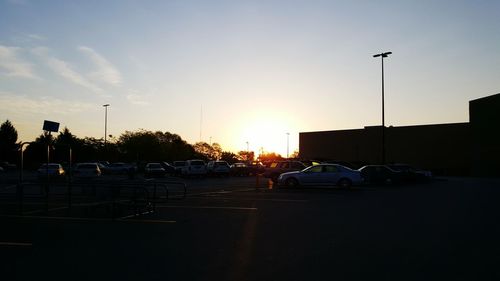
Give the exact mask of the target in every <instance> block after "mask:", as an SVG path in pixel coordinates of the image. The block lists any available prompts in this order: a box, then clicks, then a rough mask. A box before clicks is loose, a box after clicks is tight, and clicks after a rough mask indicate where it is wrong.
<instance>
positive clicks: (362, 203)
mask: <svg viewBox="0 0 500 281" xmlns="http://www.w3.org/2000/svg"><path fill="white" fill-rule="evenodd" d="M214 186H216V184H215V183H212V189H211V190H216V189H214V188H213V187H214ZM249 186H250V187H251V182H249ZM199 190H202V187H201V185H200V186H199ZM199 190H198V191H199ZM225 190H226V191H223V192H214V193H203V192H197V194H195V192H193V193H192V194H189V196H188V197H187V198H186V199H185V200H171V201H168V202H167V203H163V204H159V205H158V206H157V211H156V212H155V213H154V214H147V215H143V216H139V217H135V218H124V219H121V220H115V221H111V220H110V219H102V218H95V217H94V218H80V219H78V218H65V217H63V216H59V215H58V214H57V213H54V214H51V215H50V216H41V215H36V216H25V217H23V218H21V217H15V216H3V217H1V218H0V242H1V243H3V244H2V245H0V269H1V270H0V280H5V281H8V280H499V279H500V271H499V269H498V261H499V260H500V242H499V237H500V226H499V223H498V222H499V216H500V204H498V201H499V199H500V185H499V184H498V181H493V180H491V181H489V180H474V179H450V180H446V181H434V182H431V183H426V184H415V185H410V186H400V187H370V188H368V187H363V188H356V189H354V190H351V191H349V190H338V189H297V190H279V189H275V190H268V189H259V190H254V189H248V188H244V187H238V188H234V189H230V191H227V190H228V188H225Z"/></svg>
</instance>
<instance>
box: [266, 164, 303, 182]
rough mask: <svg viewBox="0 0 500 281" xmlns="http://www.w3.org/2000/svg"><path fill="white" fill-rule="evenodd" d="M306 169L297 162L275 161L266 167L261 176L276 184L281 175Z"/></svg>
mask: <svg viewBox="0 0 500 281" xmlns="http://www.w3.org/2000/svg"><path fill="white" fill-rule="evenodd" d="M305 168H306V165H304V164H303V163H302V162H299V161H277V162H273V163H271V164H270V165H269V167H267V168H266V169H265V171H264V173H263V176H264V177H266V178H269V179H271V180H272V181H273V182H277V180H278V177H279V176H280V175H281V174H283V173H288V172H294V171H301V170H304V169H305Z"/></svg>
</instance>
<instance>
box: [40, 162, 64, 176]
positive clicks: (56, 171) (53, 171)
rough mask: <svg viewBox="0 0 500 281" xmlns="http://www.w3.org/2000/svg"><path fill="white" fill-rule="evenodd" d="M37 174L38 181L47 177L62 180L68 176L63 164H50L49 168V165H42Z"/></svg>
mask: <svg viewBox="0 0 500 281" xmlns="http://www.w3.org/2000/svg"><path fill="white" fill-rule="evenodd" d="M47 167H48V169H47ZM36 173H37V176H38V179H46V178H47V175H48V176H49V178H62V177H64V176H65V175H66V172H65V171H64V169H63V167H62V166H61V164H57V163H49V164H48V166H47V163H45V164H42V165H41V166H40V168H38V170H37V171H36Z"/></svg>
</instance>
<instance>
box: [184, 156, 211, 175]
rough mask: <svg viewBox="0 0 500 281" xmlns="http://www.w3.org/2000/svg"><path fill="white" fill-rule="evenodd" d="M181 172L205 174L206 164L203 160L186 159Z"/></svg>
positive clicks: (185, 173)
mask: <svg viewBox="0 0 500 281" xmlns="http://www.w3.org/2000/svg"><path fill="white" fill-rule="evenodd" d="M182 173H183V175H185V176H205V175H206V174H207V165H206V164H205V161H203V160H188V161H186V167H184V169H183V170H182Z"/></svg>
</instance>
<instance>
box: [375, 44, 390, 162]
mask: <svg viewBox="0 0 500 281" xmlns="http://www.w3.org/2000/svg"><path fill="white" fill-rule="evenodd" d="M390 54H392V52H384V53H380V54H376V55H373V57H374V58H377V57H380V58H381V59H382V164H385V104H384V102H385V101H384V58H386V57H388V56H389V55H390Z"/></svg>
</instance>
